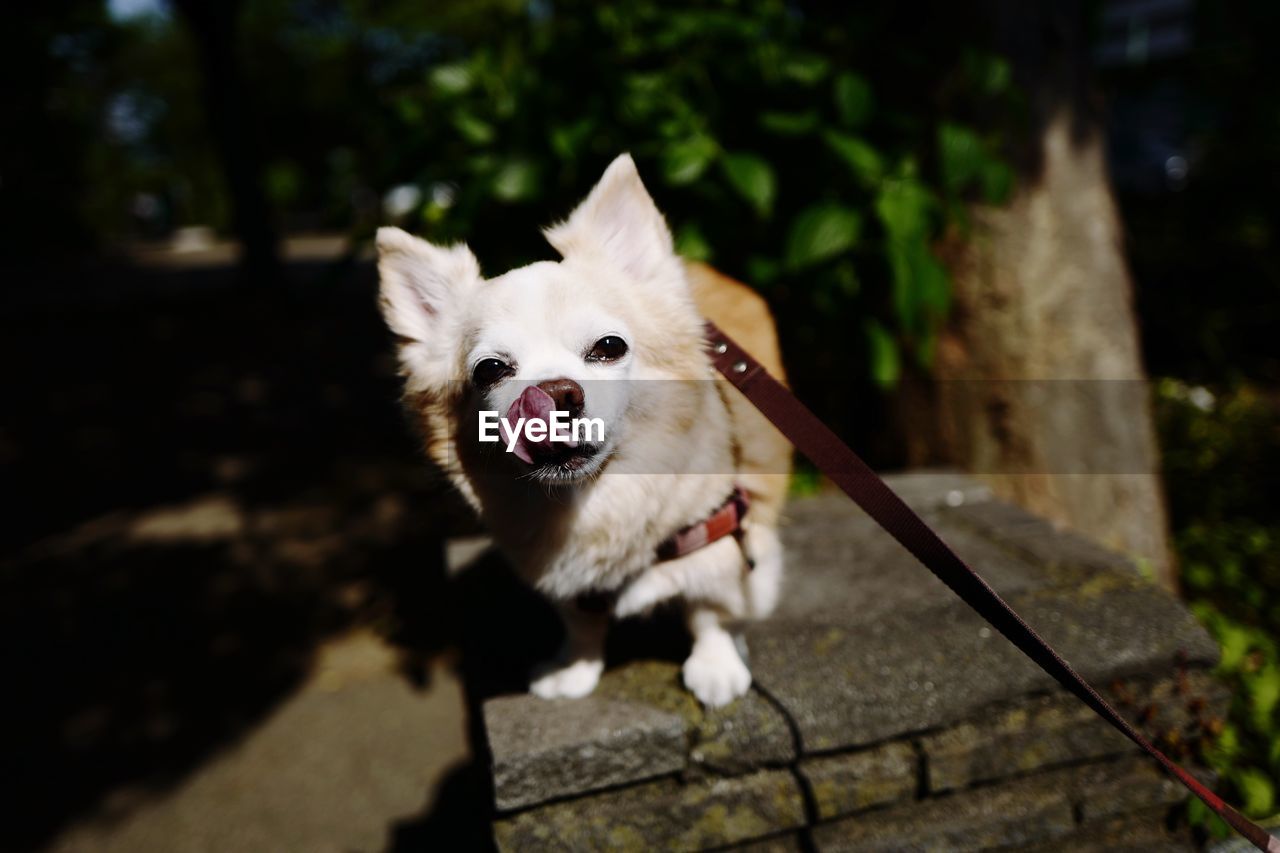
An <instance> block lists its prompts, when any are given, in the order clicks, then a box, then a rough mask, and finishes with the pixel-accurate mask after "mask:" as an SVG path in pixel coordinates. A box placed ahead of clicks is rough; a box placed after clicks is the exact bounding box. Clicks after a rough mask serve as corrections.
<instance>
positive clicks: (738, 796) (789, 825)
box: [494, 770, 805, 853]
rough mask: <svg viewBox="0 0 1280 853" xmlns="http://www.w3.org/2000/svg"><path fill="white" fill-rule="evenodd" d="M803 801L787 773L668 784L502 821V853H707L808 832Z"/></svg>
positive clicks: (497, 828) (498, 830)
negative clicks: (689, 852) (704, 852)
mask: <svg viewBox="0 0 1280 853" xmlns="http://www.w3.org/2000/svg"><path fill="white" fill-rule="evenodd" d="M804 820H805V816H804V801H803V798H802V796H801V794H800V787H799V785H798V783H797V782H796V779H795V777H794V776H793V775H792V774H791V773H790V772H788V771H786V770H765V771H762V772H759V773H754V774H750V775H747V776H736V777H732V778H726V779H715V780H702V781H699V782H696V783H693V784H681V783H680V782H678V781H677V780H674V779H663V780H659V781H657V782H649V783H646V784H642V785H637V786H633V787H630V788H624V789H621V790H617V791H608V792H605V793H601V794H597V795H595V796H591V797H583V798H579V799H576V800H568V801H564V802H558V803H552V804H550V805H545V806H542V807H540V808H535V809H532V810H530V811H525V812H520V813H518V814H514V815H511V816H508V817H504V818H501V819H500V820H498V821H497V822H496V823H495V824H494V837H495V840H496V841H497V844H498V847H499V849H501V850H504V851H505V850H512V851H516V850H518V851H521V853H525V851H540V850H557V851H563V850H584V851H587V850H617V851H649V850H673V851H680V850H704V849H707V848H710V847H721V846H724V845H728V844H735V843H739V842H744V841H754V840H757V839H761V838H765V837H767V836H772V835H777V834H780V833H783V832H785V831H786V830H790V829H797V828H799V827H800V826H802V825H803V824H804Z"/></svg>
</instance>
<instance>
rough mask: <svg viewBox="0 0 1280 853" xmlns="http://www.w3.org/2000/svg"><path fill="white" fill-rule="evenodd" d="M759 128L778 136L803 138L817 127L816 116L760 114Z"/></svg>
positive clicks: (808, 113)
mask: <svg viewBox="0 0 1280 853" xmlns="http://www.w3.org/2000/svg"><path fill="white" fill-rule="evenodd" d="M760 126H761V127H763V128H764V129H765V130H767V131H769V132H770V133H776V134H778V135H779V136H803V135H804V134H806V133H812V132H813V131H814V130H816V129H817V127H818V114H817V113H816V112H807V113H779V112H767V113H761V114H760Z"/></svg>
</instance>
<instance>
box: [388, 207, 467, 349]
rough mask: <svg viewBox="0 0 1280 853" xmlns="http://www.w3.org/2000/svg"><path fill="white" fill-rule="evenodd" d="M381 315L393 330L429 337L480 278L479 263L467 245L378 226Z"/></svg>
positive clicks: (407, 335)
mask: <svg viewBox="0 0 1280 853" xmlns="http://www.w3.org/2000/svg"><path fill="white" fill-rule="evenodd" d="M377 242H378V278H379V279H380V280H381V285H380V297H381V303H382V316H383V317H384V318H385V319H386V321H387V325H388V326H390V327H391V330H392V331H394V332H395V333H396V334H397V335H400V336H401V337H403V338H409V339H410V340H415V341H423V342H425V341H430V340H432V339H433V338H435V337H436V336H438V335H439V333H440V324H441V322H442V319H443V318H444V317H445V316H447V315H448V313H449V312H450V310H451V309H452V307H453V304H454V303H455V302H456V301H457V300H458V299H459V297H460V296H462V295H463V294H464V293H465V292H466V290H468V289H469V288H471V287H472V286H474V285H475V284H476V282H478V281H479V280H480V264H478V263H477V262H476V256H475V255H473V254H471V250H470V249H468V248H467V247H466V246H463V245H457V246H435V245H433V244H431V243H428V242H427V241H426V240H423V239H421V238H419V237H414V236H413V235H411V234H406V233H405V232H404V231H401V230H400V229H399V228H379V229H378V241H377Z"/></svg>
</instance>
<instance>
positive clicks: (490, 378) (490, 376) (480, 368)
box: [471, 358, 512, 388]
mask: <svg viewBox="0 0 1280 853" xmlns="http://www.w3.org/2000/svg"><path fill="white" fill-rule="evenodd" d="M511 373H512V370H511V365H509V364H507V363H506V362H505V361H501V360H500V359H496V358H486V359H482V360H481V361H480V363H479V364H477V365H476V366H475V369H473V370H472V371H471V381H472V382H474V383H475V384H476V386H477V387H480V388H488V387H489V386H490V385H492V384H494V383H495V382H497V381H498V380H500V379H506V378H507V377H508V376H510V375H511Z"/></svg>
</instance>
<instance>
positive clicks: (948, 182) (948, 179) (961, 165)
mask: <svg viewBox="0 0 1280 853" xmlns="http://www.w3.org/2000/svg"><path fill="white" fill-rule="evenodd" d="M987 159H988V158H987V154H986V151H985V149H984V147H983V144H982V140H981V139H979V138H978V134H977V133H976V132H974V131H973V129H972V128H968V127H961V126H960V125H957V124H950V123H947V124H943V125H942V126H941V127H939V128H938V161H939V163H940V165H941V170H942V185H943V186H944V187H945V188H946V190H947V192H949V193H952V194H956V193H959V192H961V191H962V190H964V189H965V188H966V187H967V186H969V184H970V183H971V182H972V181H973V180H974V179H975V178H977V177H978V175H979V173H980V172H981V171H982V169H983V167H984V166H985V165H986V164H987Z"/></svg>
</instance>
